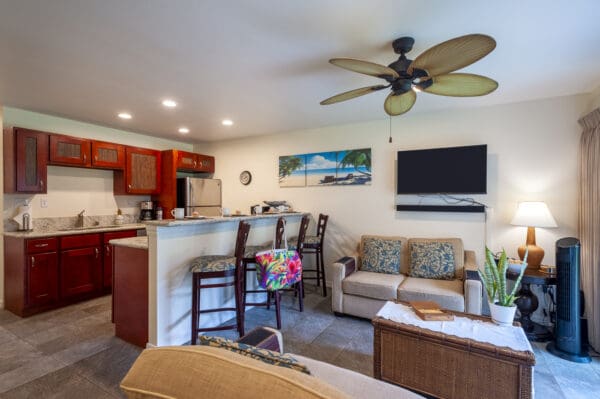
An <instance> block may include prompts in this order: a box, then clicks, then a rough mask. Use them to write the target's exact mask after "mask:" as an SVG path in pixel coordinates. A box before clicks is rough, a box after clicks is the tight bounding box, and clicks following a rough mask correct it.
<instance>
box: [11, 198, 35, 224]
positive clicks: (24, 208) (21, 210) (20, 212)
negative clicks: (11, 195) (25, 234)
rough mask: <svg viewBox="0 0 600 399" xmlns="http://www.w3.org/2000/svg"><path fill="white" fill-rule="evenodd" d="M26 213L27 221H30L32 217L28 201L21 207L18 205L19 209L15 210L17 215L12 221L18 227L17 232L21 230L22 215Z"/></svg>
mask: <svg viewBox="0 0 600 399" xmlns="http://www.w3.org/2000/svg"><path fill="white" fill-rule="evenodd" d="M26 213H28V214H29V218H30V219H29V220H31V219H32V215H31V205H30V204H29V200H25V203H24V204H23V205H20V206H19V208H17V214H16V215H15V216H14V217H13V220H14V221H15V222H17V224H18V225H19V230H23V215H24V214H26ZM30 228H31V227H30Z"/></svg>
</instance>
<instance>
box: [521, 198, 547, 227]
mask: <svg viewBox="0 0 600 399" xmlns="http://www.w3.org/2000/svg"><path fill="white" fill-rule="evenodd" d="M510 224H514V225H516V226H527V227H558V226H557V225H556V221H555V220H554V218H553V217H552V214H551V213H550V210H549V209H548V206H547V205H546V203H545V202H533V201H528V202H520V203H519V207H518V208H517V213H516V214H515V217H514V218H513V220H512V221H511V222H510Z"/></svg>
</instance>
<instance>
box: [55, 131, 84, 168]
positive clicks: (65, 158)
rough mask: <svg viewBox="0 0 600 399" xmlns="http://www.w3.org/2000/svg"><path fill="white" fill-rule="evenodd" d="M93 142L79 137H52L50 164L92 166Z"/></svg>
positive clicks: (58, 135)
mask: <svg viewBox="0 0 600 399" xmlns="http://www.w3.org/2000/svg"><path fill="white" fill-rule="evenodd" d="M91 152H92V142H91V140H88V139H82V138H79V137H71V136H64V135H62V134H51V135H50V164H52V165H64V166H80V167H90V166H92V157H91Z"/></svg>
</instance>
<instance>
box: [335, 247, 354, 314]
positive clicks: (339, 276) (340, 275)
mask: <svg viewBox="0 0 600 399" xmlns="http://www.w3.org/2000/svg"><path fill="white" fill-rule="evenodd" d="M356 265H357V257H356V256H344V257H343V258H340V259H338V260H337V261H336V262H334V263H333V264H332V265H331V272H332V273H333V278H332V280H331V292H332V294H331V308H332V309H333V311H334V312H338V313H344V310H343V295H344V293H343V291H342V281H343V280H344V279H345V278H346V277H347V276H349V275H350V274H352V273H354V271H355V270H356Z"/></svg>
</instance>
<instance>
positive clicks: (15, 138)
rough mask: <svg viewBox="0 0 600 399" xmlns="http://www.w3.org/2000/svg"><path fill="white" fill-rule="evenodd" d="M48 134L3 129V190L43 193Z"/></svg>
mask: <svg viewBox="0 0 600 399" xmlns="http://www.w3.org/2000/svg"><path fill="white" fill-rule="evenodd" d="M48 137H49V133H46V132H40V131H37V130H31V129H24V128H20V127H15V128H8V129H5V130H4V136H3V139H4V150H3V158H4V159H3V161H4V192H5V193H14V192H19V193H46V190H47V184H46V183H47V164H48Z"/></svg>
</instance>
